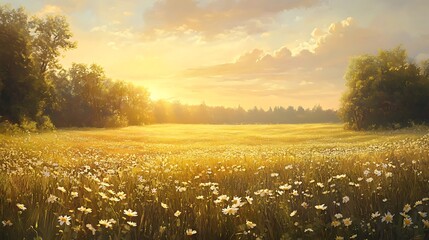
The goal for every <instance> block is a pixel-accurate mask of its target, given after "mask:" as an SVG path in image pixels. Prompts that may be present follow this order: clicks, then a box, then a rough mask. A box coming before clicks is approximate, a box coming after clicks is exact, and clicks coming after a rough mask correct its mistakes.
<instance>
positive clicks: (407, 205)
mask: <svg viewBox="0 0 429 240" xmlns="http://www.w3.org/2000/svg"><path fill="white" fill-rule="evenodd" d="M403 210H404V212H405V213H407V212H409V211H410V210H411V206H410V204H405V206H404V209H403Z"/></svg>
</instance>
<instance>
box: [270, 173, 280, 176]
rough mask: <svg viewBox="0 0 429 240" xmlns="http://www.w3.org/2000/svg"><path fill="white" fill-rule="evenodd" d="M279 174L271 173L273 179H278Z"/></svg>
mask: <svg viewBox="0 0 429 240" xmlns="http://www.w3.org/2000/svg"><path fill="white" fill-rule="evenodd" d="M278 176H279V174H278V173H271V177H278Z"/></svg>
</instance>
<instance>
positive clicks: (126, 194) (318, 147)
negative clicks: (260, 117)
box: [0, 124, 429, 240]
mask: <svg viewBox="0 0 429 240" xmlns="http://www.w3.org/2000/svg"><path fill="white" fill-rule="evenodd" d="M428 212H429V129H428V128H425V127H415V128H410V129H402V130H395V131H372V132H355V131H349V130H344V129H343V126H342V125H340V124H297V125H149V126H142V127H127V128H121V129H113V130H106V129H83V130H82V129H68V130H56V131H54V132H46V133H30V134H21V135H14V136H9V135H0V221H2V223H1V224H0V239H5V240H6V239H37V240H41V239H338V240H339V239H429V217H428Z"/></svg>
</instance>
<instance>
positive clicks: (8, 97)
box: [0, 6, 45, 122]
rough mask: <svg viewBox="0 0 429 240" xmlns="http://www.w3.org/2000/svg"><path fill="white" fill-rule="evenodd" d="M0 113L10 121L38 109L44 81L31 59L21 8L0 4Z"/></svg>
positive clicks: (25, 24) (30, 115)
mask: <svg viewBox="0 0 429 240" xmlns="http://www.w3.org/2000/svg"><path fill="white" fill-rule="evenodd" d="M0 36H1V37H0V116H2V117H3V118H5V119H6V120H9V121H11V122H19V121H20V120H21V119H22V118H24V117H26V116H27V117H33V116H35V115H36V114H37V112H38V107H39V102H40V101H41V99H42V93H43V91H44V87H45V86H44V83H43V81H41V79H38V78H37V77H36V75H35V71H34V68H33V65H32V59H31V46H30V40H31V35H30V33H29V27H28V16H27V15H26V14H25V12H24V10H23V9H22V8H19V9H10V8H8V7H6V6H0Z"/></svg>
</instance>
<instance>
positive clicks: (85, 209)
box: [77, 206, 92, 214]
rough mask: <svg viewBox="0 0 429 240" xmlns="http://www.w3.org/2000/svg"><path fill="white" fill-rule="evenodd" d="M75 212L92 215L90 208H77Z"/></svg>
mask: <svg viewBox="0 0 429 240" xmlns="http://www.w3.org/2000/svg"><path fill="white" fill-rule="evenodd" d="M77 210H79V211H81V212H83V213H85V214H88V213H92V209H91V208H86V207H84V206H81V207H79V208H78V209H77Z"/></svg>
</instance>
